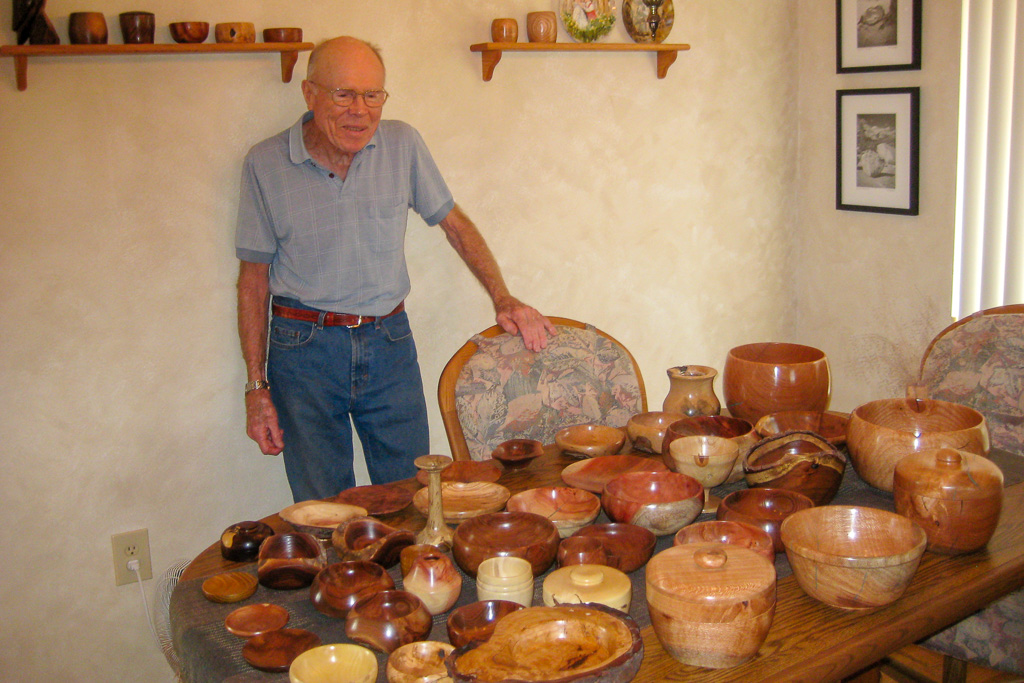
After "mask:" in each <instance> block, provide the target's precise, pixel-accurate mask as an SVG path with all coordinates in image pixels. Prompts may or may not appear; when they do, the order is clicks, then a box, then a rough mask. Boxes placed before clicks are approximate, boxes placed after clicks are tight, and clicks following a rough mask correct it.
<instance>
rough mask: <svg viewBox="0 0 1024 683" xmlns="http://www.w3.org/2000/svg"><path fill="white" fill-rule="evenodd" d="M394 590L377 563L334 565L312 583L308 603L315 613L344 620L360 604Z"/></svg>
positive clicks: (363, 561) (393, 583)
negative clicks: (380, 593)
mask: <svg viewBox="0 0 1024 683" xmlns="http://www.w3.org/2000/svg"><path fill="white" fill-rule="evenodd" d="M394 587H395V581H394V579H392V578H391V575H390V574H388V573H387V572H386V571H385V570H384V567H382V566H380V565H379V564H377V563H376V562H370V561H368V560H358V561H353V562H335V563H334V564H329V565H327V566H326V567H324V568H323V569H321V570H320V573H319V574H317V575H316V578H314V579H313V583H312V584H311V585H310V587H309V599H310V601H311V602H312V603H313V607H315V608H316V609H317V610H318V611H320V612H323V613H324V614H326V615H327V616H329V617H338V618H340V619H344V618H345V616H346V615H347V614H348V612H349V610H351V609H352V608H353V607H355V606H356V603H357V602H359V601H360V600H363V599H364V598H368V597H370V596H371V595H373V594H374V593H377V592H379V591H382V590H390V589H392V588H394Z"/></svg>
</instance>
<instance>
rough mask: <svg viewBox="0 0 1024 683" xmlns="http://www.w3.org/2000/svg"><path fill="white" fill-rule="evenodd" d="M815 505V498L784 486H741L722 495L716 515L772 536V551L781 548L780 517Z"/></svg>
mask: <svg viewBox="0 0 1024 683" xmlns="http://www.w3.org/2000/svg"><path fill="white" fill-rule="evenodd" d="M810 507H814V502H813V501H812V500H811V499H810V498H808V497H807V496H805V495H804V494H802V493H797V492H796V491H788V490H786V489H769V488H764V489H740V490H738V491H733V492H732V493H730V494H729V495H727V496H726V497H725V498H723V499H722V502H721V504H720V505H719V506H718V512H717V513H716V516H717V517H718V519H722V520H727V521H733V522H746V523H747V524H752V525H754V526H756V527H757V528H758V529H761V530H763V531H764V532H765V533H766V534H768V535H769V536H771V537H772V543H773V544H774V545H775V552H777V553H779V552H782V537H781V536H780V535H779V528H780V527H781V526H782V522H783V520H785V519H786V518H787V517H789V516H790V515H792V514H794V513H795V512H798V511H800V510H806V509H807V508H810Z"/></svg>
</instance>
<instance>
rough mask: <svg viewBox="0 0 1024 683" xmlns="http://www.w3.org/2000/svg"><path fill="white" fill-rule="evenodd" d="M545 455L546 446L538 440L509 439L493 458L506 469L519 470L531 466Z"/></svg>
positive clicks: (492, 455)
mask: <svg viewBox="0 0 1024 683" xmlns="http://www.w3.org/2000/svg"><path fill="white" fill-rule="evenodd" d="M542 455H544V444H542V443H541V442H540V441H537V440H536V439H509V440H508V441H503V442H501V443H500V444H498V447H497V448H495V449H494V451H492V452H491V457H492V458H494V459H495V460H497V461H498V462H500V463H501V464H502V465H504V466H505V467H506V469H519V468H520V467H525V466H527V465H528V464H530V461H532V460H533V459H534V458H538V457H540V456H542Z"/></svg>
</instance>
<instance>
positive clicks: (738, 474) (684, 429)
mask: <svg viewBox="0 0 1024 683" xmlns="http://www.w3.org/2000/svg"><path fill="white" fill-rule="evenodd" d="M683 436H724V437H725V438H727V439H732V440H733V441H735V442H736V445H737V446H738V447H739V457H737V458H736V463H735V464H734V465H733V468H732V473H730V474H729V477H728V478H727V479H726V480H725V481H726V482H727V483H730V484H731V483H733V482H736V481H739V480H741V479H743V461H744V460H746V458H747V453H749V452H750V449H751V448H752V447H753V446H754V444H756V443H757V442H758V441H759V440H760V439H761V437H760V436H758V435H757V432H756V431H754V425H753V424H752V423H750V422H748V421H747V420H744V419H741V418H738V417H730V416H729V415H696V416H694V417H684V418H683V419H682V420H679V421H678V422H673V423H672V424H670V425H669V426H668V429H666V430H665V440H664V442H663V443H662V446H661V448H662V453H668V452H670V450H671V448H672V442H673V441H675V440H676V439H678V438H680V437H683Z"/></svg>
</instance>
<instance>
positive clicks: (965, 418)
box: [846, 398, 989, 491]
mask: <svg viewBox="0 0 1024 683" xmlns="http://www.w3.org/2000/svg"><path fill="white" fill-rule="evenodd" d="M846 446H847V448H848V449H849V451H850V459H851V460H852V461H853V467H854V469H855V470H857V474H859V475H860V477H861V479H863V480H864V481H866V482H867V483H869V484H871V485H872V486H874V487H875V488H878V489H881V490H883V491H892V475H893V471H894V470H895V469H896V463H897V462H899V460H900V458H902V457H903V456H905V455H907V454H908V453H913V452H915V451H923V450H928V449H932V448H943V447H947V448H955V449H958V450H962V451H968V452H969V453H976V454H978V455H988V449H989V439H988V427H987V426H986V423H985V417H984V416H983V415H982V414H981V413H979V412H978V411H977V410H974V409H973V408H968V407H967V406H963V405H960V404H959V403H950V402H948V401H939V400H936V399H917V398H889V399H881V400H878V401H871V402H869V403H865V404H864V405H862V406H860V407H858V408H857V409H856V410H854V411H853V413H851V414H850V425H849V427H848V428H847V432H846Z"/></svg>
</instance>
